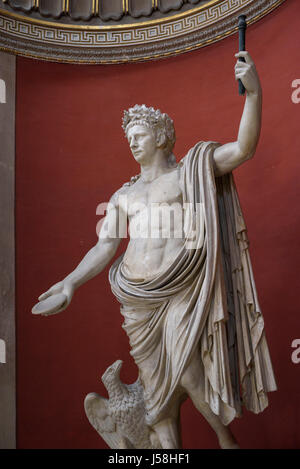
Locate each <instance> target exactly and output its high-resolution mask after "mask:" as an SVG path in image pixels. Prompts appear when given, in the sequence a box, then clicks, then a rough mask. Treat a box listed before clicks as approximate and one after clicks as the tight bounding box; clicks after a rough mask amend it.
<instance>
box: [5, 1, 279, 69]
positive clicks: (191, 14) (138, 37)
mask: <svg viewBox="0 0 300 469" xmlns="http://www.w3.org/2000/svg"><path fill="white" fill-rule="evenodd" d="M284 1H285V0H212V1H211V2H209V3H208V4H205V5H203V6H202V7H198V8H193V9H191V10H188V11H187V12H185V13H181V14H177V15H173V16H169V17H168V18H164V19H158V20H151V21H145V22H142V23H134V24H127V25H125V24H122V25H113V26H102V27H96V26H84V25H77V26H73V25H65V24H64V25H62V24H60V23H50V22H47V21H41V20H34V19H33V18H25V17H24V16H21V15H17V14H13V13H10V12H7V11H6V10H0V49H1V50H5V51H7V52H10V53H14V54H18V55H22V56H27V57H32V58H36V59H41V60H50V61H55V62H71V63H83V64H112V63H124V62H137V61H146V60H154V59H159V58H164V57H169V56H173V55H177V54H179V53H182V52H187V51H190V50H193V49H197V48H200V47H204V46H206V45H208V44H211V43H213V42H216V41H219V40H221V39H223V38H224V37H227V36H228V35H230V34H233V33H234V32H236V30H237V17H238V15H240V14H246V15H247V22H248V24H250V23H253V22H255V21H257V20H259V19H260V18H262V17H263V16H265V15H267V14H268V13H270V12H271V11H273V10H274V9H275V8H276V7H278V6H279V5H281V4H282V3H283V2H284Z"/></svg>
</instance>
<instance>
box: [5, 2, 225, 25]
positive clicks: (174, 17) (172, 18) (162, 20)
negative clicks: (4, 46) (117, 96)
mask: <svg viewBox="0 0 300 469" xmlns="http://www.w3.org/2000/svg"><path fill="white" fill-rule="evenodd" d="M37 1H38V0H37ZM155 1H156V0H155ZM222 1H223V0H210V2H208V3H205V4H204V5H202V6H199V7H196V8H191V9H190V10H187V11H184V12H183V13H177V14H176V15H172V16H168V17H166V18H158V19H156V20H149V21H141V22H137V23H128V24H116V25H109V26H102V25H101V26H99V25H97V26H94V25H83V24H80V25H76V24H74V25H73V24H65V23H58V22H57V23H55V22H53V21H46V20H38V19H36V18H28V17H27V16H23V15H18V14H17V13H11V12H10V11H8V10H3V9H2V8H0V14H1V15H3V16H6V17H8V18H12V19H15V20H19V21H24V22H27V23H28V22H29V23H34V24H36V25H37V26H39V25H40V26H51V27H53V28H57V29H73V30H75V31H78V30H79V31H82V30H86V31H89V30H94V31H102V30H103V31H107V30H110V31H114V30H115V31H118V30H120V29H136V28H140V27H144V26H155V25H157V24H163V23H171V22H173V21H176V20H178V19H181V18H185V17H188V16H192V15H193V14H195V13H198V12H200V11H202V10H206V9H208V8H210V7H211V6H215V5H218V4H219V3H221V2H222ZM65 2H68V4H69V0H65ZM124 8H125V10H124ZM123 12H124V13H125V14H127V13H128V0H123Z"/></svg>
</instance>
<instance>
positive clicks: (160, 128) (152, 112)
mask: <svg viewBox="0 0 300 469" xmlns="http://www.w3.org/2000/svg"><path fill="white" fill-rule="evenodd" d="M134 125H143V126H145V127H149V128H150V129H152V130H153V131H154V133H155V135H156V137H158V136H160V135H161V134H163V135H164V136H165V147H164V148H165V151H166V153H167V154H168V155H169V154H170V153H172V150H173V148H174V145H175V140H176V137H175V129H174V124H173V121H172V119H171V118H170V117H169V116H168V115H167V114H165V113H162V112H161V111H160V110H159V109H154V108H153V107H147V106H145V104H142V105H139V104H136V105H135V106H134V107H132V108H130V109H128V111H124V116H123V124H122V127H123V129H124V132H125V135H126V136H127V132H128V130H129V129H130V128H131V127H133V126H134Z"/></svg>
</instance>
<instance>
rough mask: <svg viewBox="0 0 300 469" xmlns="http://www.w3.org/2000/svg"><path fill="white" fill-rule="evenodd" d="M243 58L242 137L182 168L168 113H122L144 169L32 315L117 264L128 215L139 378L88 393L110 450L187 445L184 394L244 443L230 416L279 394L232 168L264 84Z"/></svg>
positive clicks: (118, 292)
mask: <svg viewBox="0 0 300 469" xmlns="http://www.w3.org/2000/svg"><path fill="white" fill-rule="evenodd" d="M236 56H237V57H244V58H245V60H246V62H245V63H244V62H240V61H238V62H237V64H236V66H235V77H236V79H240V80H241V81H242V83H243V85H244V86H245V88H246V100H245V106H244V111H243V115H242V118H241V122H240V127H239V132H238V137H237V140H236V141H235V142H232V143H227V144H224V145H220V144H217V143H214V142H199V143H197V144H196V145H195V146H194V147H193V148H192V149H191V150H190V151H189V152H188V154H187V155H186V156H185V157H184V158H183V159H182V160H181V161H180V162H179V163H178V164H177V163H176V160H175V157H174V155H173V152H172V151H173V147H174V144H175V132H174V127H173V122H172V120H171V119H170V118H169V117H168V116H167V115H166V114H162V113H161V112H160V111H159V110H154V109H153V108H147V107H146V106H145V105H142V106H138V105H136V106H134V107H133V108H131V109H129V110H128V111H126V112H125V114H124V119H123V128H124V131H125V134H126V137H127V139H128V142H129V145H130V149H131V151H132V154H133V157H134V158H135V160H136V161H137V162H138V163H139V164H140V167H141V172H140V174H139V175H138V176H136V177H134V178H132V180H131V181H130V182H129V183H127V184H124V185H123V186H122V187H121V188H120V189H119V190H118V191H117V192H116V193H115V194H114V195H113V196H112V198H111V200H110V203H109V205H108V210H107V214H106V217H105V220H104V223H103V224H102V227H101V231H100V233H99V242H98V243H97V244H96V246H95V247H93V248H92V249H91V250H90V251H89V252H88V253H87V254H86V256H85V257H84V258H83V260H82V261H81V262H80V264H79V265H78V266H77V267H76V269H75V270H74V271H73V272H72V273H71V274H70V275H68V276H67V277H66V278H65V279H64V280H62V281H61V282H59V283H57V284H56V285H54V286H53V287H52V288H50V290H48V291H47V292H46V293H44V294H43V295H41V296H40V298H39V300H40V303H38V305H37V306H36V307H35V309H34V310H33V312H35V313H42V314H45V315H46V314H49V313H53V312H55V313H57V312H60V311H63V310H64V309H65V308H66V307H67V306H68V305H69V303H70V301H71V299H72V296H73V294H74V291H75V290H76V289H77V288H78V287H79V286H80V285H82V284H83V283H84V282H86V281H87V280H89V279H90V278H92V277H94V276H95V275H97V274H99V273H100V272H101V271H102V270H103V269H104V267H105V266H106V265H107V264H108V263H109V262H110V261H111V260H112V258H113V257H114V255H115V253H116V250H117V247H118V245H119V243H120V240H121V238H122V237H123V236H125V233H126V228H127V222H129V231H130V240H129V244H128V247H127V249H126V252H125V254H124V255H122V256H121V257H120V258H119V259H117V260H116V261H115V262H114V264H113V265H112V266H111V269H110V273H109V278H110V283H111V288H112V291H113V293H114V295H115V296H116V298H117V299H118V301H119V302H120V303H121V313H122V315H123V316H124V325H123V327H124V329H125V331H126V332H127V334H128V337H129V340H130V345H131V353H132V356H133V358H134V360H135V363H136V365H137V367H138V370H139V377H138V380H137V382H136V383H134V384H132V385H125V384H123V383H121V381H120V378H119V370H120V367H121V362H120V361H118V362H116V363H114V364H113V365H112V366H111V367H110V368H108V369H107V370H106V372H105V373H104V375H103V382H104V384H105V386H106V388H107V390H108V394H109V399H104V398H102V397H101V396H99V395H97V394H94V393H93V394H89V395H88V396H87V397H86V400H85V410H86V413H87V416H88V418H89V420H90V422H91V424H92V425H93V426H94V427H95V429H96V430H97V431H98V432H99V433H100V435H101V436H102V437H103V438H104V440H105V441H106V442H107V444H108V445H109V446H110V447H111V448H146V447H147V448H180V447H181V441H180V422H179V410H180V405H181V403H182V402H183V401H184V400H185V399H186V398H187V397H190V398H191V400H192V402H193V404H194V406H195V407H196V409H197V410H198V411H199V412H200V413H201V414H202V415H203V416H204V417H205V418H206V420H207V421H208V423H209V424H210V425H211V426H212V428H213V429H214V430H215V432H216V434H217V437H218V440H219V444H220V447H221V448H238V445H237V443H236V440H235V438H234V437H233V435H232V433H231V431H230V429H229V426H228V425H229V423H230V422H231V421H232V420H233V419H234V418H235V417H236V416H239V415H241V412H242V405H244V406H245V407H246V408H247V409H249V410H251V411H253V412H255V413H259V412H261V411H263V410H264V409H265V407H266V406H267V405H268V398H267V392H269V391H273V390H275V389H276V383H275V379H274V375H273V370H272V364H271V360H270V356H269V352H268V346H267V343H266V339H265V334H264V321H263V317H262V314H261V311H260V308H259V304H258V300H257V295H256V289H255V284H254V279H253V274H252V269H251V263H250V258H249V252H248V241H247V236H246V228H245V224H244V220H243V216H242V212H241V209H240V205H239V201H238V197H237V193H236V189H235V186H234V181H233V177H232V174H231V172H232V171H233V170H234V169H235V168H236V167H238V166H239V165H240V164H242V163H244V162H245V161H247V160H249V159H250V158H251V157H252V156H253V155H254V152H255V149H256V146H257V142H258V139H259V134H260V128H261V104H262V96H261V87H260V82H259V78H258V75H257V72H256V68H255V65H254V63H253V61H252V59H251V57H250V55H249V53H248V52H239V53H238V54H237V55H236ZM137 430H138V431H137ZM199 444H201V442H199Z"/></svg>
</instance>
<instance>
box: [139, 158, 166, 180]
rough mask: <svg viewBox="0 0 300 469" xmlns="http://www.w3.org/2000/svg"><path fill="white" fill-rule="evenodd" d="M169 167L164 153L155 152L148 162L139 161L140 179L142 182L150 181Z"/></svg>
mask: <svg viewBox="0 0 300 469" xmlns="http://www.w3.org/2000/svg"><path fill="white" fill-rule="evenodd" d="M170 168H171V165H170V164H169V162H168V158H166V156H165V154H163V153H162V152H159V153H156V154H155V155H153V157H152V158H151V162H150V163H141V179H142V180H143V181H144V182H151V181H153V180H154V179H156V178H158V177H159V176H161V175H162V174H164V173H165V172H167V171H168V170H169V169H170Z"/></svg>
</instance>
